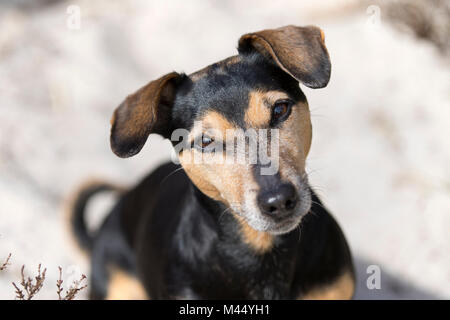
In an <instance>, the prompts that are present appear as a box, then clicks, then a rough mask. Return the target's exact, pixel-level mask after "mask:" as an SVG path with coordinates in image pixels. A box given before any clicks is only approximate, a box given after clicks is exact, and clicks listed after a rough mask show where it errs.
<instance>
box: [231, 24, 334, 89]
mask: <svg viewBox="0 0 450 320" xmlns="http://www.w3.org/2000/svg"><path fill="white" fill-rule="evenodd" d="M324 40H325V39H324V34H323V32H322V30H320V29H319V28H317V27H314V26H307V27H296V26H286V27H281V28H278V29H270V30H263V31H259V32H254V33H248V34H244V35H243V36H242V37H241V38H240V39H239V45H238V50H239V53H249V52H251V51H254V50H256V51H258V52H259V53H261V54H262V55H264V56H265V57H268V58H271V59H273V60H274V61H275V63H276V64H277V65H278V66H279V67H280V68H281V69H282V70H284V71H285V72H287V73H288V74H290V75H291V76H292V77H294V78H295V79H296V80H297V81H300V82H302V83H303V84H304V85H306V86H308V87H310V88H323V87H325V86H326V85H327V84H328V81H329V80H330V73H331V63H330V57H329V56H328V51H327V48H326V47H325V42H324Z"/></svg>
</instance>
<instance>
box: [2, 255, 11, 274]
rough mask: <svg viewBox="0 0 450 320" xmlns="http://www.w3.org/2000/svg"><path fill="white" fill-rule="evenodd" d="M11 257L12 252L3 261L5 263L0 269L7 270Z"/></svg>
mask: <svg viewBox="0 0 450 320" xmlns="http://www.w3.org/2000/svg"><path fill="white" fill-rule="evenodd" d="M9 259H11V253H10V254H9V255H8V257H7V258H6V260H5V262H3V264H2V265H1V266H0V271H3V270H5V269H6V268H7V267H8V265H9Z"/></svg>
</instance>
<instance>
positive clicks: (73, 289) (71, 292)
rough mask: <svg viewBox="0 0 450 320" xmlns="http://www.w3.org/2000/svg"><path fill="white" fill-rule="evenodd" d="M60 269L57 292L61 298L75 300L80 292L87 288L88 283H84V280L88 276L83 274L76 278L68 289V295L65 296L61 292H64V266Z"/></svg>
mask: <svg viewBox="0 0 450 320" xmlns="http://www.w3.org/2000/svg"><path fill="white" fill-rule="evenodd" d="M58 269H59V279H58V280H57V281H56V288H57V289H56V293H57V294H58V299H59V300H73V299H74V298H75V297H76V295H77V294H78V292H80V291H81V290H83V289H85V288H87V285H82V282H83V281H84V280H85V279H86V276H85V275H84V274H82V275H81V277H80V280H75V281H74V282H73V283H72V285H71V286H70V287H69V289H68V290H67V291H66V295H65V296H64V297H63V296H62V295H61V293H62V292H63V290H64V288H63V286H62V284H63V282H64V281H63V280H62V268H61V267H58Z"/></svg>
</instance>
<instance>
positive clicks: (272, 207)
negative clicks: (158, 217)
mask: <svg viewBox="0 0 450 320" xmlns="http://www.w3.org/2000/svg"><path fill="white" fill-rule="evenodd" d="M258 205H259V208H260V209H261V211H262V212H263V213H264V214H266V215H269V216H272V217H274V218H282V217H285V216H288V215H289V214H291V213H292V211H293V209H294V208H295V206H296V205H297V192H296V191H295V188H294V186H293V185H292V184H290V183H285V184H282V185H280V186H279V187H278V188H275V189H273V190H270V191H267V190H266V191H264V190H263V191H261V192H260V194H259V195H258Z"/></svg>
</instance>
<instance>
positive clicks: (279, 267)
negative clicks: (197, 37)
mask: <svg viewBox="0 0 450 320" xmlns="http://www.w3.org/2000/svg"><path fill="white" fill-rule="evenodd" d="M238 51H239V54H238V55H236V56H233V57H230V58H228V59H225V60H223V61H221V62H218V63H215V64H213V65H211V66H208V67H206V68H204V69H202V70H200V71H198V72H195V73H193V74H191V75H185V74H178V73H175V72H173V73H170V74H167V75H165V76H163V77H161V78H159V79H157V80H154V81H152V82H150V83H149V84H147V85H146V86H144V87H143V88H141V89H139V90H138V91H137V92H136V93H134V94H132V95H130V96H128V97H127V98H126V100H125V101H124V102H123V103H122V104H121V105H120V106H119V107H118V108H117V109H116V111H115V113H114V116H113V118H112V129H111V147H112V150H113V151H114V153H116V154H117V155H118V156H120V157H130V156H133V155H135V154H137V153H138V152H139V151H140V150H141V148H142V147H143V145H144V144H145V142H146V140H147V137H148V135H149V134H151V133H157V134H160V135H162V136H163V137H165V138H170V136H171V133H172V132H173V131H174V130H175V129H177V128H183V129H186V130H189V139H192V140H191V141H189V143H188V145H190V148H188V149H184V150H183V151H182V152H181V153H180V155H179V160H180V163H181V166H178V165H175V164H172V163H168V164H165V165H162V166H161V167H159V168H157V169H156V170H155V171H154V172H152V173H151V174H150V175H149V176H148V177H147V178H145V179H144V180H143V181H142V182H141V183H140V184H138V185H137V186H136V187H134V188H133V189H131V190H129V191H124V192H121V193H120V198H119V200H118V202H117V204H116V205H115V207H114V208H113V209H112V211H111V213H110V214H109V215H108V217H107V218H106V220H105V222H104V223H103V225H102V226H101V228H100V229H99V230H98V231H97V232H95V234H92V235H91V234H90V233H89V232H88V231H87V229H86V226H85V223H84V211H85V210H84V209H85V207H86V204H87V201H88V199H89V198H90V197H91V196H92V195H93V194H95V193H96V192H98V191H104V190H115V187H114V186H112V185H110V184H108V183H98V184H93V185H91V186H89V187H87V188H84V189H83V190H82V191H81V192H80V193H79V195H78V197H77V199H76V201H75V203H74V206H73V209H72V225H73V231H74V232H75V234H76V236H77V238H78V240H79V241H78V242H79V243H80V245H81V246H82V247H84V248H85V249H88V251H89V252H90V256H91V261H92V273H91V279H92V283H91V297H92V298H93V299H105V298H127V297H128V298H138V297H143V296H145V297H147V298H151V299H222V298H223V299H303V298H304V299H316V298H318V299H321V298H334V299H347V298H351V297H352V295H353V291H354V272H353V265H352V260H351V255H350V251H349V248H348V245H347V243H346V240H345V238H344V236H343V234H342V232H341V230H340V228H339V226H338V225H337V223H336V222H335V221H334V219H333V218H332V217H331V215H330V214H329V213H328V212H327V210H326V209H325V208H324V207H323V205H322V204H321V202H320V200H319V199H318V198H317V196H316V195H315V194H314V192H313V191H312V190H311V188H310V187H309V185H308V181H307V175H306V173H305V161H306V157H307V155H308V152H309V149H310V145H311V121H310V113H309V108H308V103H307V100H306V97H305V96H304V94H303V92H302V91H301V90H300V88H299V82H300V83H302V84H304V85H306V86H308V87H310V88H321V87H325V86H326V85H327V83H328V81H329V78H330V71H331V65H330V60H329V56H328V53H327V49H326V47H325V43H324V35H323V33H322V31H321V30H320V29H319V28H316V27H313V26H308V27H296V26H287V27H282V28H279V29H273V30H263V31H260V32H255V33H249V34H245V35H243V36H242V37H241V38H240V39H239V44H238ZM198 121H201V123H202V127H201V128H199V126H198V123H199V122H198ZM202 128H205V129H206V128H214V129H215V130H219V131H220V132H223V133H224V135H225V131H226V130H231V131H233V130H239V129H244V130H245V129H248V128H266V129H268V128H276V129H279V149H280V150H279V170H278V171H277V173H276V174H273V175H262V174H261V173H260V170H259V169H261V167H262V166H263V165H262V164H260V163H253V164H249V163H247V164H246V163H222V164H218V163H209V164H208V163H200V164H198V163H192V161H188V160H187V159H188V158H190V159H192V156H193V155H195V154H200V153H204V152H207V149H208V147H209V146H211V145H212V144H218V143H223V142H222V141H220V140H219V139H216V138H215V137H211V136H207V135H206V134H205V132H204V131H202ZM198 137H201V138H200V139H196V138H198ZM195 141H200V142H199V143H196V142H195ZM191 142H192V143H191ZM224 152H225V151H224ZM177 169H180V170H177Z"/></svg>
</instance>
